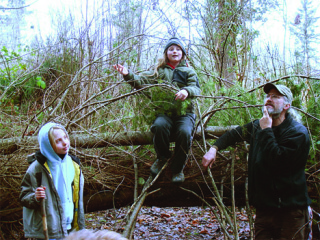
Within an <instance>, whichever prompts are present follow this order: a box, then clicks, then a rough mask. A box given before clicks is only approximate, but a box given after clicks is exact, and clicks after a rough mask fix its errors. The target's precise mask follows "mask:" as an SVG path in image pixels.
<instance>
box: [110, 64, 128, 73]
mask: <svg viewBox="0 0 320 240" xmlns="http://www.w3.org/2000/svg"><path fill="white" fill-rule="evenodd" d="M113 68H114V69H115V70H117V71H118V72H119V73H120V74H122V75H124V76H125V75H128V73H129V72H128V69H127V68H126V67H124V66H122V65H120V64H116V65H113Z"/></svg>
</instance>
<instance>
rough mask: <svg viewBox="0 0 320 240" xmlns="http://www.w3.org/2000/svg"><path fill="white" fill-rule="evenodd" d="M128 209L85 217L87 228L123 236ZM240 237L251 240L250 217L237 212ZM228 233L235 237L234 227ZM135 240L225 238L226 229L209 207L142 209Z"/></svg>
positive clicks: (113, 210) (110, 210)
mask: <svg viewBox="0 0 320 240" xmlns="http://www.w3.org/2000/svg"><path fill="white" fill-rule="evenodd" d="M128 209H129V208H120V209H109V210H105V211H98V212H93V213H87V214H86V228H88V229H108V230H112V231H116V232H119V233H122V232H123V230H124V228H125V225H126V217H127V211H128ZM237 228H238V233H239V238H240V239H242V240H245V239H250V237H249V236H250V227H249V218H248V216H247V215H246V212H245V210H241V211H238V212H237ZM227 231H228V232H229V234H230V235H231V236H232V235H233V232H232V229H231V228H227ZM133 236H134V239H217V240H220V239H221V240H222V239H224V234H223V230H222V229H221V227H220V224H219V222H218V220H217V218H216V217H215V215H214V214H213V213H212V212H211V210H210V209H209V208H203V207H164V208H163V207H161V208H160V207H142V208H141V210H140V212H139V215H138V217H137V221H136V225H135V230H134V233H133Z"/></svg>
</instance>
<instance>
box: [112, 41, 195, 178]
mask: <svg viewBox="0 0 320 240" xmlns="http://www.w3.org/2000/svg"><path fill="white" fill-rule="evenodd" d="M163 54H164V56H163V58H161V59H159V63H158V65H157V66H156V67H155V69H154V71H146V72H143V73H141V74H139V75H138V74H134V73H133V72H132V71H129V70H128V69H127V68H126V67H124V66H122V65H120V64H116V65H114V66H113V68H114V69H115V70H117V71H118V72H119V73H120V74H122V75H123V77H124V79H125V80H126V81H127V82H128V83H129V84H130V85H132V86H133V87H134V88H137V89H139V88H141V87H143V86H146V85H151V84H160V83H162V84H165V85H167V86H169V87H172V88H174V89H177V92H176V93H175V94H173V93H172V96H171V93H168V97H171V99H172V101H171V105H170V106H171V107H170V109H169V110H168V107H167V108H166V107H165V106H164V105H165V104H163V106H158V107H157V111H158V112H161V113H159V114H158V115H157V117H156V119H155V121H154V122H153V124H152V126H151V132H153V134H154V137H153V143H154V148H155V151H156V153H157V159H156V161H155V162H154V164H153V165H152V166H151V168H150V170H151V173H152V174H153V175H156V174H158V173H159V172H160V170H161V169H162V167H163V166H164V165H165V164H166V162H167V161H168V159H170V158H171V171H172V182H174V183H181V182H183V181H184V179H185V177H184V173H183V169H184V167H185V164H186V161H187V157H188V152H189V149H190V147H191V142H192V134H193V131H194V127H195V120H196V115H195V109H194V102H193V98H194V97H195V96H196V95H199V94H200V85H199V81H198V77H197V73H196V72H195V71H194V70H193V69H192V68H190V67H188V65H187V63H186V61H185V58H186V51H185V48H184V47H183V44H182V42H181V41H180V40H179V39H178V38H175V37H174V38H171V39H169V41H168V42H167V44H166V46H165V48H164V51H163ZM164 89H165V88H164ZM164 89H163V90H164ZM163 93H165V91H163ZM187 99H188V100H189V101H187V102H186V103H187V107H186V112H185V113H184V114H180V113H179V106H181V103H182V102H183V101H186V100H187ZM166 106H168V105H166ZM161 107H162V109H161ZM171 137H174V138H175V150H174V154H173V156H172V154H171V152H170V139H171Z"/></svg>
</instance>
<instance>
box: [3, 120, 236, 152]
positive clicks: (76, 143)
mask: <svg viewBox="0 0 320 240" xmlns="http://www.w3.org/2000/svg"><path fill="white" fill-rule="evenodd" d="M235 127H236V126H234V125H233V126H228V127H207V128H206V129H205V131H204V132H205V135H206V138H207V139H213V138H215V136H217V137H219V136H221V135H222V134H223V133H225V132H226V131H228V130H230V129H233V128H235ZM200 137H201V131H200V128H198V129H197V131H196V133H195V136H194V139H200ZM172 141H174V139H172ZM152 142H153V134H152V133H151V132H119V133H100V134H97V135H89V134H77V135H76V134H70V144H71V146H72V147H80V148H99V147H106V146H108V145H111V144H112V145H117V146H130V145H149V144H152ZM35 145H38V139H37V137H36V136H32V137H24V138H19V137H13V138H8V139H0V153H1V154H11V153H13V152H14V151H16V150H17V149H19V148H21V147H24V148H30V147H34V146H35Z"/></svg>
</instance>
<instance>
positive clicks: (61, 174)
mask: <svg viewBox="0 0 320 240" xmlns="http://www.w3.org/2000/svg"><path fill="white" fill-rule="evenodd" d="M38 141H39V145H40V151H37V152H36V153H35V154H34V155H33V156H32V157H29V158H28V162H29V163H31V165H30V166H29V168H28V170H27V172H26V174H25V176H24V178H23V180H22V183H21V193H20V201H21V204H22V206H23V227H24V233H25V237H26V238H36V239H44V238H45V236H44V233H43V226H42V215H41V209H40V200H41V199H45V211H46V217H47V231H48V236H49V238H50V239H63V238H64V237H66V236H67V235H68V233H69V232H71V231H72V230H80V229H84V227H85V219H84V207H83V186H84V178H83V175H82V171H81V169H80V160H79V159H78V158H77V157H75V156H72V155H70V154H69V153H68V152H69V147H70V140H69V135H68V133H67V131H66V130H65V128H64V127H63V126H61V125H60V124H57V123H53V122H49V123H47V124H45V125H44V126H42V127H41V129H40V131H39V135H38Z"/></svg>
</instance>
